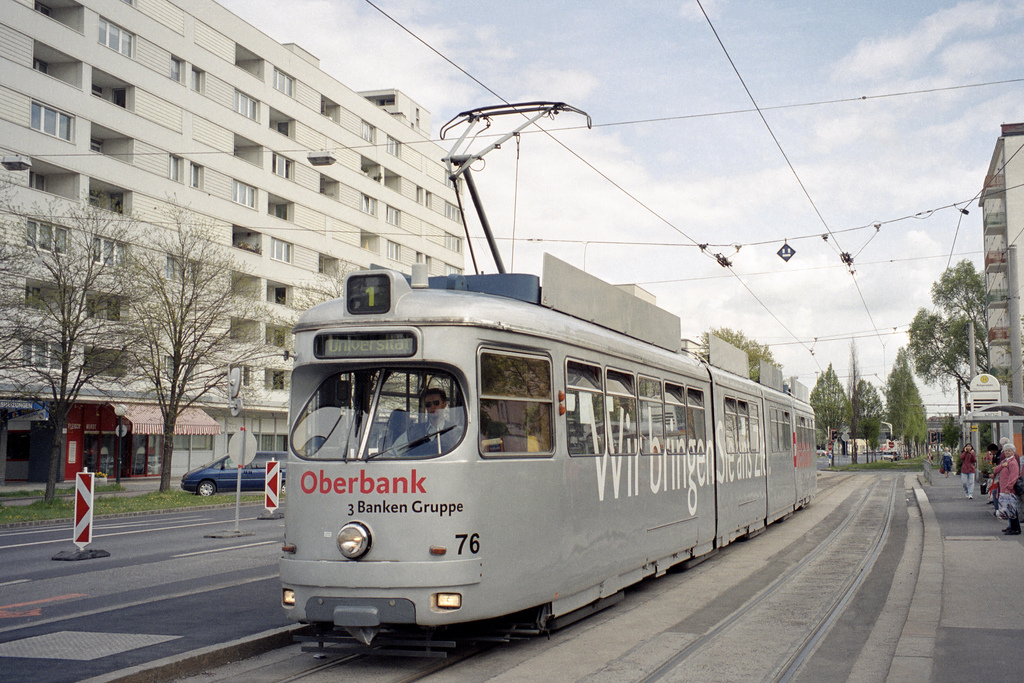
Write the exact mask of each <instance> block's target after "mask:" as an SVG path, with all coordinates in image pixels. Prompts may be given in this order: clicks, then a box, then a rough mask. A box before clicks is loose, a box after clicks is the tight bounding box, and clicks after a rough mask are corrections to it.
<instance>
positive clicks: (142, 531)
mask: <svg viewBox="0 0 1024 683" xmlns="http://www.w3.org/2000/svg"><path fill="white" fill-rule="evenodd" d="M254 519H256V518H255V517H245V518H243V519H242V520H241V521H243V522H248V521H251V520H254ZM214 524H226V522H225V521H224V520H220V521H217V522H200V523H197V524H177V525H174V526H165V527H154V528H152V529H136V530H135V531H120V532H117V533H113V534H93V537H92V540H93V542H95V541H96V539H99V538H111V537H113V536H128V535H131V534H148V533H150V532H151V531H170V530H173V529H190V528H192V527H197V526H211V525H214ZM64 533H67V531H66V530H64ZM67 540H68V539H67V537H66V536H65V537H64V538H55V539H52V540H49V541H35V542H33V543H14V544H12V545H0V550H7V549H8V548H27V547H29V546H33V545H51V544H53V543H67Z"/></svg>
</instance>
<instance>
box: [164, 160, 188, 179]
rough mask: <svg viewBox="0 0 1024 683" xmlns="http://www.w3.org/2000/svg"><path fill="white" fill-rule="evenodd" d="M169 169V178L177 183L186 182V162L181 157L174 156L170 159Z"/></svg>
mask: <svg viewBox="0 0 1024 683" xmlns="http://www.w3.org/2000/svg"><path fill="white" fill-rule="evenodd" d="M168 166H169V168H168V171H167V175H168V177H169V178H170V179H171V180H173V181H174V182H176V183H183V182H185V160H184V159H182V158H181V157H176V156H174V155H173V154H172V155H171V158H170V163H169V164H168Z"/></svg>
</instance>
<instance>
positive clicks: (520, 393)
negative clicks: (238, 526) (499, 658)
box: [281, 257, 815, 643]
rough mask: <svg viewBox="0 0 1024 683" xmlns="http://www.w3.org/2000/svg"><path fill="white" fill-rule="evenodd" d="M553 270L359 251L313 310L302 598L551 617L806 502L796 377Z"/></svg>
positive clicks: (457, 615)
mask: <svg viewBox="0 0 1024 683" xmlns="http://www.w3.org/2000/svg"><path fill="white" fill-rule="evenodd" d="M414 280H415V278H414ZM543 284H544V288H543V290H542V289H541V288H540V282H539V281H538V278H536V277H535V276H532V275H490V276H467V277H461V276H458V277H449V278H432V279H431V280H430V282H429V284H428V282H426V281H425V278H424V281H422V282H414V283H412V284H411V283H410V282H409V281H408V280H407V279H406V277H405V276H404V275H402V274H401V273H398V272H394V271H388V270H373V271H362V272H358V273H354V274H351V275H349V276H348V278H347V279H346V297H345V299H338V300H335V301H331V302H328V303H325V304H321V305H320V306H317V307H315V308H313V309H311V310H309V311H308V312H306V313H305V314H304V315H303V316H302V318H301V319H300V321H299V323H298V324H297V326H296V328H295V347H296V363H295V367H294V370H293V372H292V383H291V407H290V415H291V441H290V443H291V450H290V453H289V462H288V482H289V486H288V489H289V490H288V502H287V514H286V532H285V546H284V554H283V556H282V559H281V581H282V586H283V605H284V609H285V612H286V614H287V616H288V617H289V618H290V619H293V620H296V621H300V622H309V623H313V624H316V625H318V626H319V627H320V628H321V629H327V628H330V627H340V628H342V629H345V630H347V631H348V632H349V633H350V634H352V635H354V636H355V637H357V638H359V639H360V640H362V641H363V642H365V643H369V642H370V641H371V640H372V639H373V638H374V636H375V635H376V634H377V632H378V630H380V629H381V628H392V627H395V628H400V627H427V628H431V627H435V628H436V627H443V626H446V625H453V624H459V623H464V622H471V621H477V620H483V619H488V618H492V617H499V616H503V615H509V614H513V613H520V612H523V611H526V610H530V612H528V613H529V614H531V615H532V617H533V619H534V620H535V623H536V625H537V626H538V627H541V628H545V627H549V626H551V625H553V624H555V623H557V620H558V619H560V618H562V617H564V616H565V615H571V614H572V613H574V612H577V611H578V610H581V608H584V607H587V606H590V607H591V608H593V605H594V604H595V603H596V604H600V603H599V601H601V600H602V599H605V598H610V597H611V596H614V595H616V594H617V593H619V592H620V591H621V590H622V589H623V588H625V587H626V586H629V585H631V584H633V583H635V582H637V581H640V580H641V579H643V578H644V577H647V576H651V575H660V574H662V573H664V572H665V571H666V570H668V568H669V567H671V566H673V565H675V564H678V563H680V562H684V561H687V560H690V559H692V558H700V557H702V556H705V555H707V554H708V553H710V552H712V551H713V550H714V549H715V548H718V547H721V546H723V545H726V544H728V543H730V542H731V541H733V540H734V539H736V538H738V537H741V536H745V535H751V534H753V533H756V532H757V531H758V530H760V529H762V528H763V527H764V526H765V525H767V524H769V523H771V522H772V521H774V520H777V519H779V518H781V517H783V516H785V515H788V514H790V513H792V512H793V511H794V510H796V509H798V508H800V507H801V506H803V505H805V504H806V503H807V502H808V501H810V499H811V497H812V496H813V494H814V490H815V466H814V458H813V453H814V423H813V413H812V411H811V408H810V406H808V405H807V403H806V402H805V401H804V400H799V399H798V398H796V397H794V396H793V395H792V394H791V393H787V392H784V391H780V390H779V389H782V386H781V377H780V378H779V379H780V381H779V382H778V389H775V388H771V387H768V386H764V385H761V384H757V383H755V382H752V381H750V380H748V379H746V378H742V377H739V376H737V375H732V374H729V373H727V372H724V371H722V370H719V369H718V368H713V367H709V366H707V365H705V364H703V363H700V362H698V361H696V360H694V359H692V358H689V357H687V356H685V355H682V354H681V353H679V352H678V349H679V338H680V335H679V328H680V326H679V319H678V318H677V317H675V316H672V315H671V314H669V313H667V312H665V311H663V310H661V309H658V308H657V307H655V306H653V305H652V304H649V303H647V302H645V301H643V300H641V299H639V298H636V297H634V296H632V295H630V294H628V293H626V292H624V291H622V290H619V289H618V288H615V287H612V286H611V285H608V284H606V283H603V282H601V281H600V280H597V279H596V278H593V277H592V276H589V275H587V274H585V273H582V272H581V271H578V270H576V269H574V268H572V267H571V266H568V265H567V264H564V263H562V262H560V261H558V260H557V259H554V258H551V257H546V258H545V263H544V277H543ZM592 321H596V322H592ZM804 391H806V390H804ZM804 398H805V399H806V397H804ZM534 610H535V611H534ZM570 618H571V617H570ZM552 620H555V621H552Z"/></svg>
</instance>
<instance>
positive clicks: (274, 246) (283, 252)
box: [270, 237, 292, 263]
mask: <svg viewBox="0 0 1024 683" xmlns="http://www.w3.org/2000/svg"><path fill="white" fill-rule="evenodd" d="M270 258H271V259H273V260H275V261H284V262H285V263H291V262H292V245H291V243H290V242H285V241H283V240H279V239H277V238H276V237H271V238H270Z"/></svg>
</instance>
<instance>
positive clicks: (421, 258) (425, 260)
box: [416, 251, 431, 273]
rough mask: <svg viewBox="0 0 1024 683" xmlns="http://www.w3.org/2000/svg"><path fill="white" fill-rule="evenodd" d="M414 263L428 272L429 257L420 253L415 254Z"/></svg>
mask: <svg viewBox="0 0 1024 683" xmlns="http://www.w3.org/2000/svg"><path fill="white" fill-rule="evenodd" d="M416 263H422V264H424V265H425V266H426V267H427V272H428V273H429V272H430V265H431V263H430V257H429V256H427V255H426V254H424V253H423V252H422V251H417V252H416Z"/></svg>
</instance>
